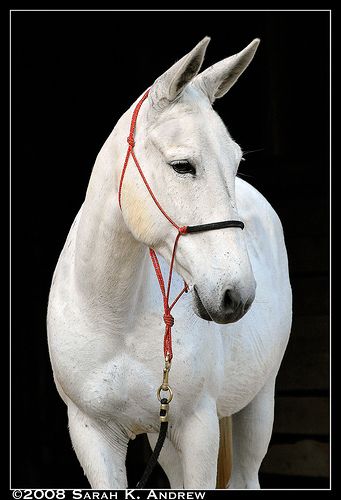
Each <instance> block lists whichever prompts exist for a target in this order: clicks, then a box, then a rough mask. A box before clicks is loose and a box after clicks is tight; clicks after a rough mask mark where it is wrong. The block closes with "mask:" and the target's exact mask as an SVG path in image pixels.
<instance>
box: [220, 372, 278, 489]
mask: <svg viewBox="0 0 341 500" xmlns="http://www.w3.org/2000/svg"><path fill="white" fill-rule="evenodd" d="M275 378H276V377H275V376H272V377H271V379H269V380H268V381H267V383H266V384H265V386H264V387H263V388H262V389H261V391H260V392H259V393H258V394H257V396H256V397H255V398H254V399H253V400H252V401H251V402H250V403H249V404H248V405H247V406H246V407H245V408H243V409H242V410H241V411H240V412H238V413H236V414H234V415H233V416H232V442H233V453H232V473H231V479H230V482H229V486H228V487H229V488H230V489H259V488H260V485H259V480H258V471H259V468H260V466H261V463H262V460H263V458H264V456H265V454H266V452H267V450H268V446H269V442H270V438H271V433H272V426H273V418H274V388H275Z"/></svg>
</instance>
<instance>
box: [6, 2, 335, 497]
mask: <svg viewBox="0 0 341 500" xmlns="http://www.w3.org/2000/svg"><path fill="white" fill-rule="evenodd" d="M11 30H12V50H11V64H12V170H11V176H12V352H13V353H14V355H13V358H12V417H13V418H12V486H13V487H82V486H83V487H88V483H87V481H86V479H85V478H84V476H83V473H82V470H81V468H80V466H79V464H78V462H77V459H76V457H75V455H74V453H73V451H72V450H71V444H70V441H69V437H68V431H67V417H66V408H65V407H64V404H63V403H62V401H61V400H60V399H59V396H58V395H57V392H56V390H55V387H54V384H53V380H52V374H51V368H50V364H49V359H48V351H47V341H46V328H45V316H46V307H47V299H48V291H49V285H50V282H51V278H52V273H53V270H54V267H55V264H56V262H57V259H58V256H59V253H60V251H61V249H62V246H63V244H64V241H65V238H66V235H67V232H68V230H69V227H70V225H71V223H72V221H73V218H74V217H75V215H76V213H77V211H78V209H79V207H80V205H81V203H82V201H83V198H84V195H85V190H86V187H87V183H88V180H89V176H90V172H91V169H92V166H93V163H94V161H95V158H96V155H97V153H98V151H99V150H100V148H101V146H102V144H103V143H104V141H105V139H106V138H107V136H108V135H109V133H110V132H111V130H112V128H113V127H114V125H115V123H116V121H117V120H118V118H119V117H120V116H121V115H122V113H123V112H124V111H125V110H126V109H127V108H128V107H129V106H130V105H131V103H132V102H133V101H134V100H135V99H136V98H137V97H138V96H139V95H140V94H141V93H142V92H143V91H144V90H145V89H146V88H147V87H148V86H150V85H151V84H152V82H153V81H154V80H155V78H157V77H158V76H159V75H160V74H161V73H162V72H163V71H165V70H166V69H167V68H168V67H169V66H170V65H171V64H173V63H174V62H175V61H176V60H177V59H179V58H180V57H182V56H183V55H184V54H185V53H186V52H188V51H189V50H191V49H192V48H193V46H194V45H195V44H196V43H197V42H198V41H199V40H201V39H202V38H203V37H204V36H205V35H209V36H211V37H212V40H211V43H210V45H209V47H208V51H207V56H206V59H205V63H204V65H205V66H204V67H207V66H208V65H210V64H213V63H214V62H217V61H218V60H220V59H223V58H225V57H227V56H229V55H231V54H233V53H235V52H237V51H239V50H241V49H242V48H244V46H245V45H247V44H248V43H249V42H250V41H251V40H252V39H253V38H255V37H260V38H261V45H260V46H259V49H258V52H257V54H256V56H255V59H254V61H253V62H252V64H251V65H250V67H249V68H248V69H247V71H246V72H245V74H244V75H243V76H242V77H241V78H240V80H239V81H238V83H237V84H236V85H235V87H233V88H232V89H231V91H230V92H229V93H228V94H227V95H226V96H225V97H224V99H221V100H218V101H217V102H216V104H215V108H216V110H217V111H218V112H219V114H220V115H221V117H222V118H223V120H224V122H225V123H226V124H227V126H228V128H229V131H230V133H231V135H232V136H233V138H234V139H235V140H236V141H237V142H238V143H239V144H240V145H241V147H242V149H243V150H244V151H246V152H248V151H250V153H248V154H246V155H245V158H246V159H247V161H245V162H244V163H242V165H241V167H240V175H244V176H245V177H244V178H245V179H246V180H248V181H249V182H250V183H252V184H253V185H254V186H255V187H257V188H258V189H259V190H260V191H261V192H262V193H263V194H264V195H265V196H266V197H267V198H268V200H269V201H270V202H271V204H272V205H273V206H274V208H275V209H276V210H277V211H278V213H279V215H280V216H281V218H282V222H283V226H284V231H285V234H286V240H287V246H288V252H289V263H290V264H293V265H294V264H295V248H294V243H292V242H293V241H294V239H291V235H292V234H294V233H295V231H296V233H297V232H299V230H300V229H299V228H300V225H301V224H304V219H305V217H311V218H313V217H315V218H316V220H317V222H318V223H319V224H320V225H321V226H323V227H324V230H325V231H326V228H327V227H328V210H327V209H325V210H324V212H323V213H321V212H319V213H316V211H314V207H315V201H316V199H317V198H318V199H319V200H321V199H322V200H328V196H329V13H328V12H309V11H305V12H298V11H294V12H284V11H282V12H281V11H273V12H260V11H258V12H257V11H256V12H248V11H245V12H214V11H209V12H185V11H177V12H136V11H131V12H114V11H113V12H108V11H103V12H81V11H79V12H33V11H32V12H19V11H14V12H12V14H11ZM251 151H253V152H251ZM291 199H302V200H304V204H305V206H306V211H305V212H304V213H303V214H300V213H297V214H295V216H293V214H291V215H288V214H289V212H288V210H287V207H288V204H290V200H291ZM324 234H325V235H326V238H325V240H326V243H325V248H324V251H323V252H322V254H323V255H322V254H321V259H322V258H326V257H325V256H326V249H327V248H328V234H327V233H326V232H325V233H324ZM307 252H309V249H307ZM312 272H313V269H312ZM322 293H325V294H327V293H328V291H327V290H324V291H323V290H322ZM294 305H295V303H294ZM134 446H137V445H134ZM135 451H136V450H135ZM130 455H131V453H130ZM129 460H130V462H129V463H131V464H132V465H131V466H130V467H133V468H134V471H133V472H130V473H129V474H130V477H133V476H134V474H135V473H136V474H138V472H136V471H137V468H138V465H137V462H134V460H135V458H134V457H132V458H131V457H130V458H129ZM136 460H137V459H136ZM263 486H265V487H266V484H264V483H263ZM274 486H275V487H279V488H285V487H286V485H285V481H284V480H282V482H280V481H279V482H278V483H277V484H276V485H274Z"/></svg>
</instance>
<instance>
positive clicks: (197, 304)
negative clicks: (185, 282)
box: [193, 285, 213, 321]
mask: <svg viewBox="0 0 341 500" xmlns="http://www.w3.org/2000/svg"><path fill="white" fill-rule="evenodd" d="M193 291H194V294H193V297H194V312H195V314H196V315H197V316H199V318H201V319H206V321H213V320H212V318H211V316H210V315H209V314H208V312H207V310H206V308H205V306H204V304H203V303H202V302H201V298H200V297H199V294H198V290H197V288H196V286H195V285H194V287H193Z"/></svg>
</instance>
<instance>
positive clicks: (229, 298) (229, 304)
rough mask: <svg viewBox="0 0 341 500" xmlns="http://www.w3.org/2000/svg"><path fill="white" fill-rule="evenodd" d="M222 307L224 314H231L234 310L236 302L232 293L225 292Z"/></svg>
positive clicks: (230, 291) (229, 291)
mask: <svg viewBox="0 0 341 500" xmlns="http://www.w3.org/2000/svg"><path fill="white" fill-rule="evenodd" d="M223 307H224V310H225V311H226V312H233V311H234V310H235V308H236V301H235V298H234V292H233V291H232V290H226V291H225V294H224V298H223Z"/></svg>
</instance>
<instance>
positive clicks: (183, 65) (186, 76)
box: [149, 36, 210, 110]
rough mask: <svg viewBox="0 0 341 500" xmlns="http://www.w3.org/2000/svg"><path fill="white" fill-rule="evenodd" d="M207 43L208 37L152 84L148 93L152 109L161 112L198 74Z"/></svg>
mask: <svg viewBox="0 0 341 500" xmlns="http://www.w3.org/2000/svg"><path fill="white" fill-rule="evenodd" d="M209 41H210V38H209V37H208V36H206V37H205V38H203V39H202V40H201V42H199V43H198V45H196V46H195V47H194V49H193V50H191V52H189V53H188V54H186V55H185V56H184V57H183V58H182V59H180V60H179V61H177V62H176V63H175V64H174V65H173V66H172V67H171V68H169V69H168V70H167V71H166V72H165V73H163V74H162V75H161V76H160V77H159V78H158V79H157V80H156V81H155V82H154V84H153V86H152V87H151V89H150V92H149V98H150V99H151V102H152V106H153V108H154V109H157V110H161V109H163V108H165V107H166V106H167V105H168V104H169V103H171V102H173V101H174V100H175V99H176V98H177V97H178V96H179V95H180V94H181V92H182V91H183V89H184V88H185V86H186V85H187V84H188V83H189V82H190V81H191V80H192V78H194V77H195V76H196V75H197V74H198V72H199V70H200V68H201V65H202V62H203V60H204V56H205V52H206V48H207V45H208V44H209Z"/></svg>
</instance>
